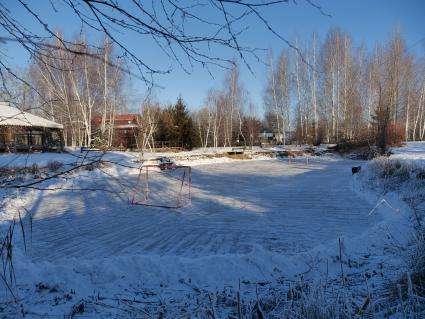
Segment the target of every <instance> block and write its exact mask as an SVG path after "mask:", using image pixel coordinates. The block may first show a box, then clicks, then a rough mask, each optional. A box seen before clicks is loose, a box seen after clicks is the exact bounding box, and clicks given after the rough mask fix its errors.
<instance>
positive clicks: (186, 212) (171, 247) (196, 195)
mask: <svg viewBox="0 0 425 319" xmlns="http://www.w3.org/2000/svg"><path fill="white" fill-rule="evenodd" d="M355 165H359V162H354V161H349V160H329V159H327V160H322V159H315V160H313V161H312V162H310V164H309V165H306V163H305V159H298V160H297V161H295V162H292V163H291V164H289V163H288V162H286V161H281V160H263V161H260V160H259V161H246V162H234V163H222V164H210V165H200V166H195V167H193V168H192V179H193V193H192V204H191V205H190V206H189V207H184V208H181V209H164V208H152V207H145V206H134V205H130V204H129V196H128V194H126V193H125V192H124V193H120V194H113V193H105V192H70V191H59V192H46V193H39V194H40V195H39V197H38V198H33V200H32V201H31V206H29V207H27V209H29V210H30V211H31V212H32V213H33V215H34V221H33V235H32V236H33V240H32V242H33V244H32V249H31V250H32V252H31V255H32V257H33V259H35V260H39V261H41V260H49V261H54V260H56V261H57V260H58V259H61V258H67V257H75V258H79V259H92V258H99V257H100V258H102V257H110V256H122V255H130V254H131V255H134V254H149V255H151V254H155V255H162V256H165V255H166V256H183V257H192V258H193V257H202V256H210V255H224V254H245V253H249V252H251V251H252V250H253V249H254V248H255V247H256V246H261V247H262V248H263V249H265V250H268V251H271V252H277V253H284V254H289V255H292V254H295V253H298V252H301V251H306V250H308V249H310V248H312V247H315V246H317V245H319V244H326V243H327V242H328V241H330V240H332V239H335V238H338V237H339V236H344V237H351V236H355V235H358V234H360V233H361V232H363V231H364V230H366V229H368V228H369V227H371V226H372V225H374V224H376V223H377V221H378V219H379V216H377V215H372V216H369V212H370V211H371V209H372V208H373V207H371V205H370V204H369V203H367V202H366V201H365V200H364V199H362V198H360V197H359V196H358V195H356V193H355V192H354V191H353V190H352V187H351V179H352V175H351V167H352V166H355ZM96 176H97V175H94V177H90V178H86V179H84V178H83V179H80V183H81V185H78V186H80V187H88V186H90V187H94V185H98V186H99V185H101V186H102V187H105V188H107V189H109V190H111V191H114V190H116V191H120V190H123V188H126V187H127V188H126V189H127V191H128V190H130V189H131V187H132V186H133V185H134V183H135V181H136V177H137V170H126V171H125V173H123V174H122V176H118V177H119V179H113V178H107V177H106V176H105V177H96ZM122 184H123V185H122Z"/></svg>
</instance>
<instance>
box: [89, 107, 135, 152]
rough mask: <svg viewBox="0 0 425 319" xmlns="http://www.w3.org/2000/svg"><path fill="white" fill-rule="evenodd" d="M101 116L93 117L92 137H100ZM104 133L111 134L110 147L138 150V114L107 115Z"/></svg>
mask: <svg viewBox="0 0 425 319" xmlns="http://www.w3.org/2000/svg"><path fill="white" fill-rule="evenodd" d="M101 125H102V116H95V117H94V118H93V120H92V131H93V137H96V136H100V135H101V130H100V128H101ZM105 127H106V132H110V133H111V134H112V143H111V146H112V147H115V148H123V149H136V148H138V143H137V142H138V139H139V133H140V129H141V118H140V115H139V114H116V115H113V116H110V115H108V116H107V117H106V122H105Z"/></svg>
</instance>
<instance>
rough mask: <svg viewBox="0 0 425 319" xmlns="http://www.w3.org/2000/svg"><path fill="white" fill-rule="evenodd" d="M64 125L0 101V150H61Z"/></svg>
mask: <svg viewBox="0 0 425 319" xmlns="http://www.w3.org/2000/svg"><path fill="white" fill-rule="evenodd" d="M62 131H63V126H62V124H59V123H56V122H52V121H49V120H46V119H45V118H42V117H40V116H36V115H34V114H31V113H28V112H24V111H21V110H19V109H17V108H15V107H11V106H10V105H9V104H8V103H6V102H0V151H2V152H19V151H26V152H28V151H61V150H62V149H63V146H64V143H63V134H62Z"/></svg>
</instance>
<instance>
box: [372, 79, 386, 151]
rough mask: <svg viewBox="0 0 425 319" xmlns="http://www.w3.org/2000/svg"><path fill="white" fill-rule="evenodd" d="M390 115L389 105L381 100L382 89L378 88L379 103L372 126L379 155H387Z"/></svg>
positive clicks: (373, 116)
mask: <svg viewBox="0 0 425 319" xmlns="http://www.w3.org/2000/svg"><path fill="white" fill-rule="evenodd" d="M390 115H391V112H390V108H389V103H387V102H386V101H385V100H384V99H383V98H382V89H381V86H379V101H378V106H377V108H376V110H375V113H374V114H373V115H372V125H373V126H374V128H375V139H376V146H377V148H378V150H379V153H380V154H381V155H385V154H386V153H387V148H388V128H389V124H390Z"/></svg>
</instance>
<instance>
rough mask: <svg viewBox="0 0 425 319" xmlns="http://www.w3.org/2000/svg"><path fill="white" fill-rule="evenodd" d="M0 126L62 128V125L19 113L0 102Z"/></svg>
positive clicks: (17, 110) (22, 112)
mask: <svg viewBox="0 0 425 319" xmlns="http://www.w3.org/2000/svg"><path fill="white" fill-rule="evenodd" d="M0 126H33V127H48V128H60V129H61V128H63V125H62V124H59V123H56V122H53V121H49V120H46V119H45V118H42V117H40V116H37V115H34V114H31V113H28V112H24V111H21V110H19V109H17V108H15V107H10V106H9V104H8V103H5V102H0Z"/></svg>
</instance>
